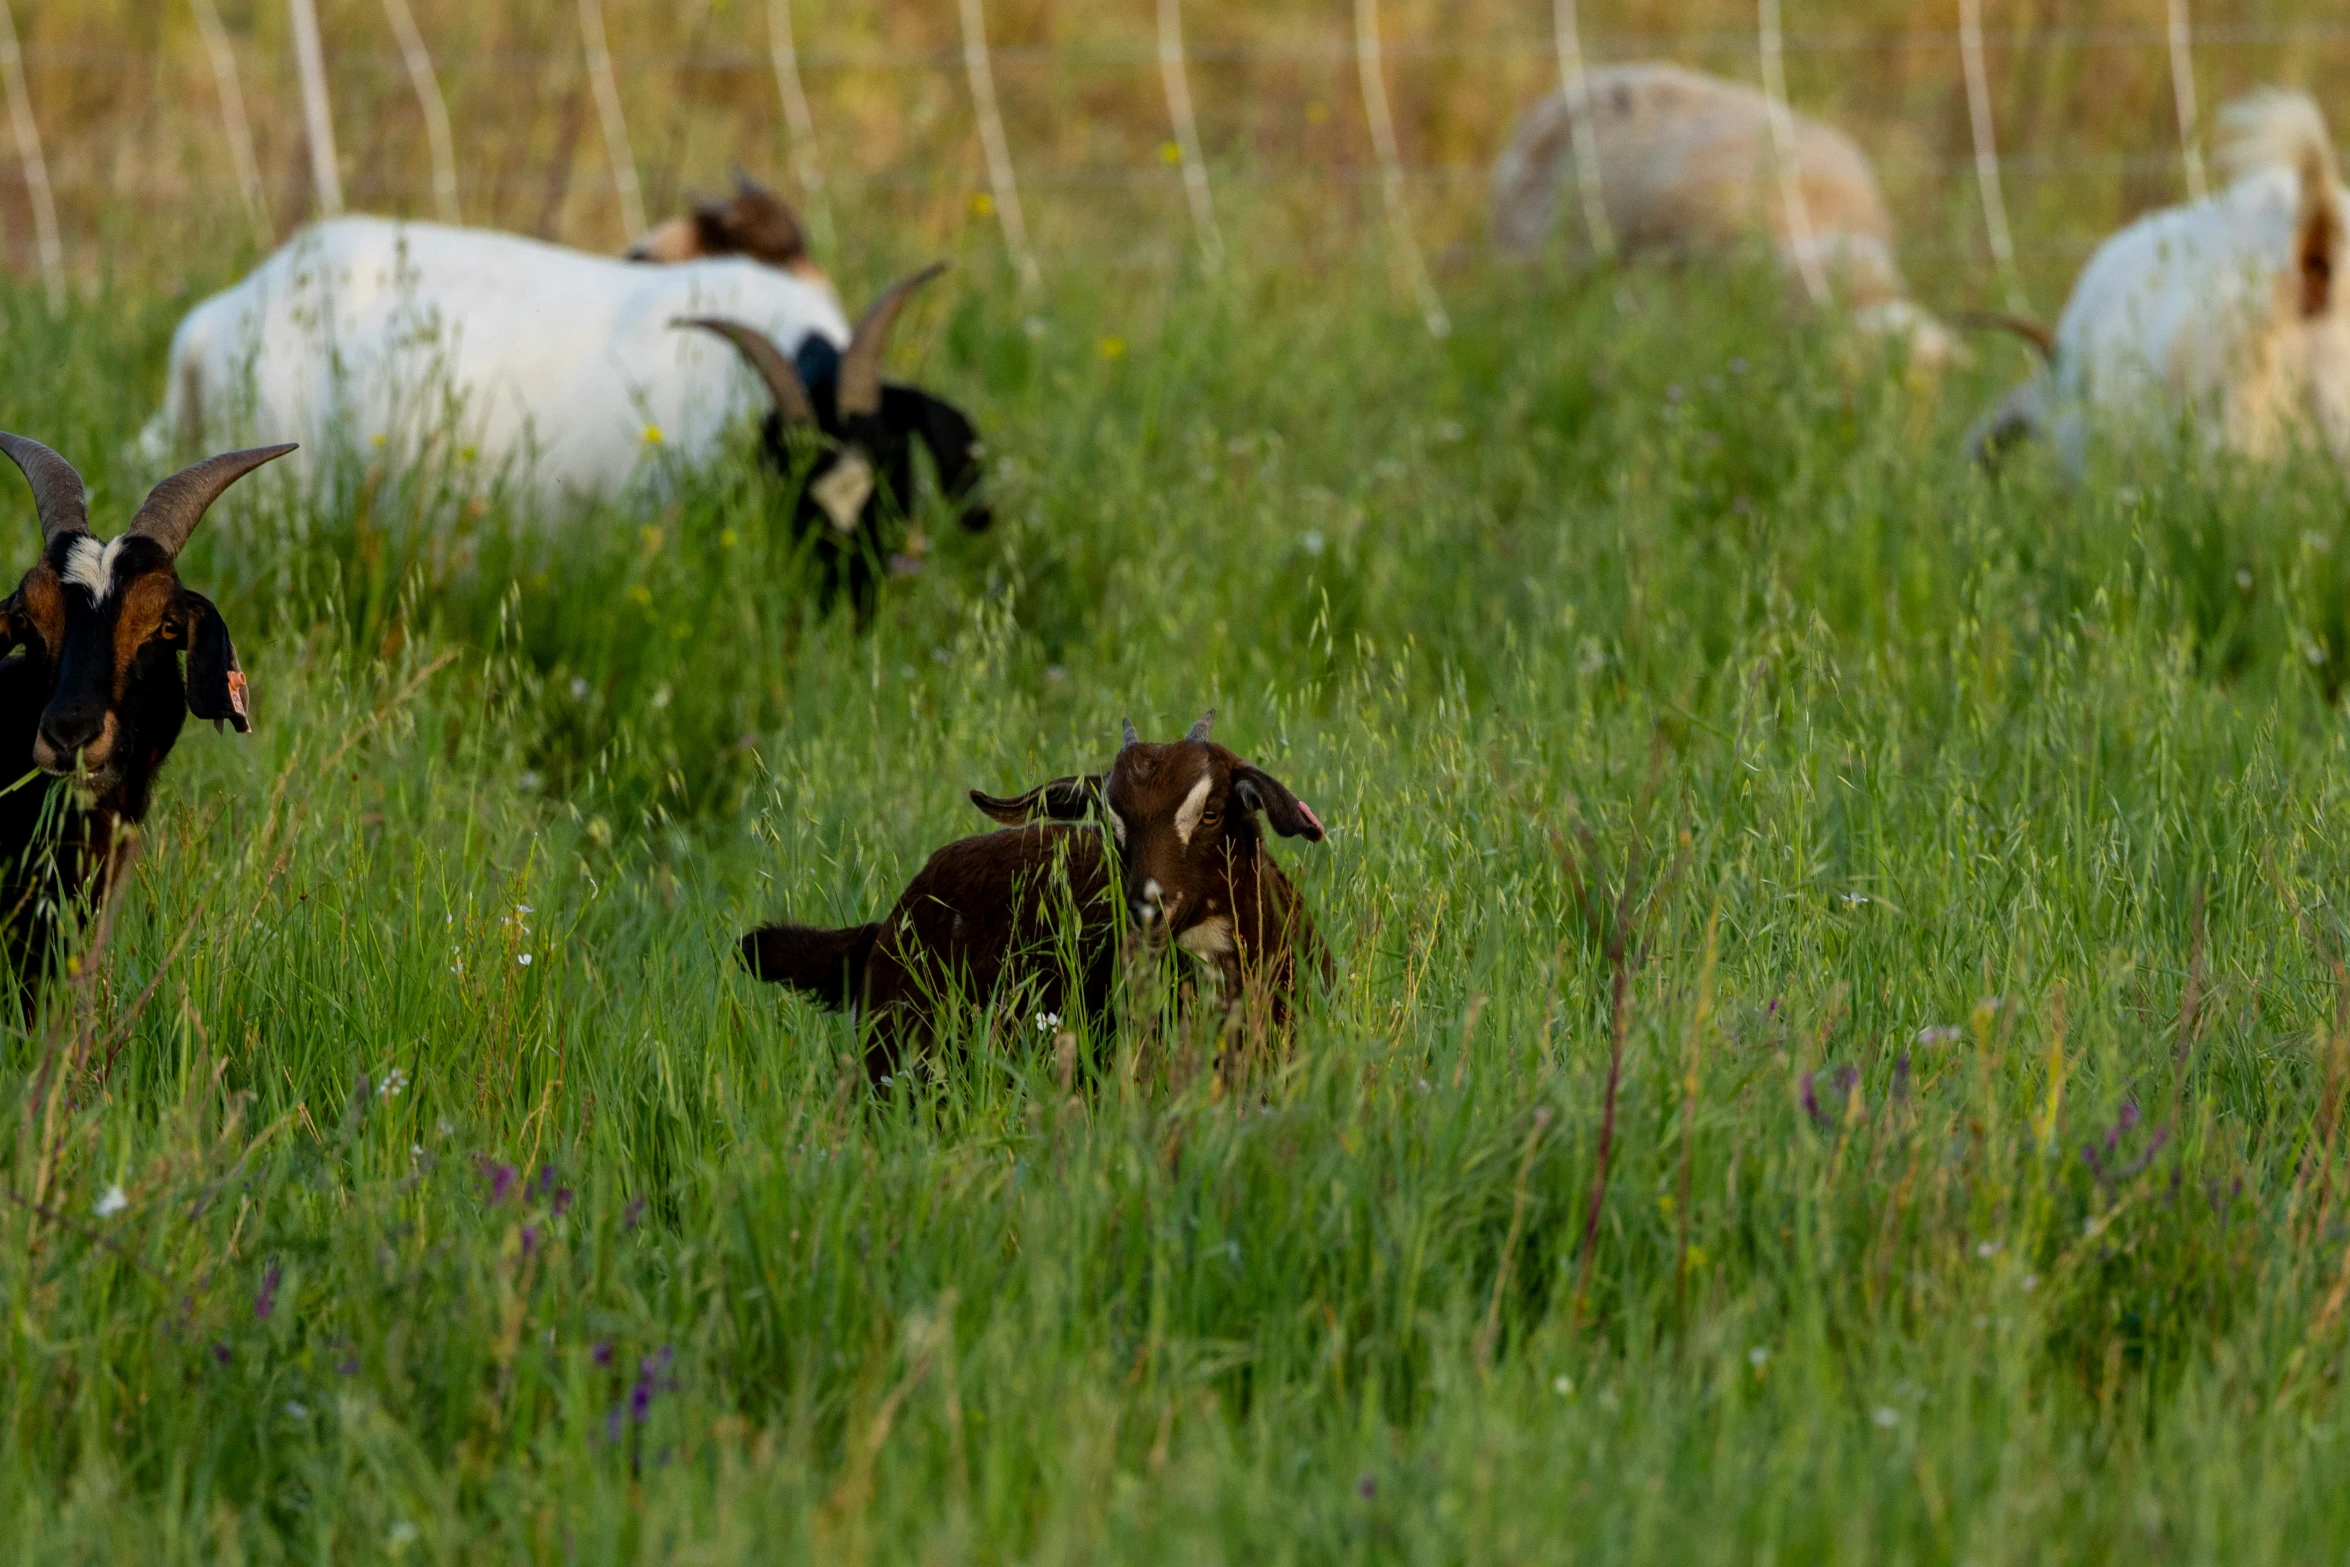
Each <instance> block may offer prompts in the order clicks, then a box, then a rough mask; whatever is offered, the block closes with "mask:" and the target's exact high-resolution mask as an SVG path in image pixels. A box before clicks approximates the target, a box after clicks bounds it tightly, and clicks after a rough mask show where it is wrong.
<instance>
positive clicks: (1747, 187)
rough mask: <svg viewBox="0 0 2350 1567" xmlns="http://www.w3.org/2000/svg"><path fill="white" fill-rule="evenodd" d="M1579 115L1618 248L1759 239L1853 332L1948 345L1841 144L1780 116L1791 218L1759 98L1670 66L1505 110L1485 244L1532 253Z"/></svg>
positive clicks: (1610, 74)
mask: <svg viewBox="0 0 2350 1567" xmlns="http://www.w3.org/2000/svg"><path fill="white" fill-rule="evenodd" d="M1578 112H1588V114H1589V116H1590V123H1591V132H1592V141H1593V143H1594V151H1595V157H1596V161H1597V163H1598V165H1599V194H1600V204H1601V209H1602V210H1603V211H1604V212H1605V214H1606V216H1607V220H1608V226H1609V228H1610V229H1611V230H1612V231H1613V233H1614V236H1615V240H1616V243H1617V244H1618V245H1619V246H1620V247H1621V248H1622V250H1623V251H1624V252H1625V253H1626V254H1629V255H1639V254H1644V253H1645V254H1657V255H1667V256H1674V257H1679V258H1684V259H1687V258H1696V257H1704V256H1713V255H1719V254H1722V253H1724V252H1727V251H1730V250H1733V249H1735V248H1736V247H1737V246H1739V245H1740V244H1743V243H1751V242H1753V241H1754V240H1756V239H1758V238H1759V239H1762V240H1765V241H1767V242H1768V243H1769V244H1770V245H1771V247H1772V249H1773V251H1774V253H1775V254H1776V255H1777V256H1778V258H1779V262H1780V264H1781V266H1782V267H1783V268H1784V269H1785V270H1786V272H1787V273H1788V274H1789V276H1790V277H1794V276H1798V275H1800V274H1801V272H1802V271H1803V270H1805V269H1806V268H1808V267H1813V266H1816V267H1817V268H1818V270H1819V272H1820V274H1821V275H1822V276H1823V277H1824V278H1825V279H1826V280H1827V281H1828V283H1829V284H1830V285H1831V286H1832V287H1833V288H1834V289H1835V291H1836V292H1837V294H1838V295H1839V297H1840V298H1841V299H1842V301H1843V303H1844V304H1845V306H1846V307H1847V308H1848V309H1850V310H1851V311H1852V312H1853V318H1854V322H1855V324H1856V325H1858V326H1859V327H1861V328H1862V329H1863V330H1864V331H1870V332H1877V333H1883V334H1886V335H1891V336H1900V337H1906V338H1907V339H1908V340H1909V343H1910V352H1911V355H1912V357H1913V359H1914V360H1915V361H1917V362H1918V363H1919V364H1920V365H1921V367H1925V368H1932V367H1939V366H1940V365H1942V364H1943V363H1945V362H1946V361H1947V360H1948V359H1949V358H1950V357H1951V355H1952V353H1953V351H1954V350H1955V349H1956V348H1957V344H1956V343H1955V342H1954V340H1953V339H1952V338H1951V336H1950V333H1949V331H1948V329H1946V328H1945V327H1943V326H1942V325H1941V324H1940V323H1939V322H1937V321H1936V320H1934V318H1933V317H1932V316H1931V315H1929V314H1927V313H1926V312H1925V311H1923V310H1921V309H1919V308H1918V306H1916V305H1915V304H1913V303H1912V302H1911V301H1910V299H1909V297H1908V287H1907V285H1906V284H1905V283H1904V282H1903V281H1902V277H1901V267H1900V264H1899V263H1898V262H1897V261H1896V260H1895V259H1894V254H1893V215H1892V213H1891V212H1889V211H1888V210H1887V209H1886V206H1885V198H1884V196H1883V194H1882V193H1881V192H1880V191H1879V190H1878V189H1877V177H1876V175H1875V174H1874V173H1873V172H1872V171H1871V170H1870V168H1869V160H1868V158H1867V156H1866V155H1864V154H1863V153H1862V152H1861V150H1860V148H1859V147H1857V146H1855V145H1854V144H1853V142H1852V139H1851V138H1850V137H1848V136H1846V135H1845V134H1844V133H1843V132H1841V131H1839V130H1836V129H1835V128H1833V127H1832V126H1828V125H1823V124H1821V123H1820V122H1819V121H1818V120H1814V119H1808V118H1806V117H1804V116H1802V115H1799V114H1791V115H1790V118H1791V120H1792V122H1793V133H1794V134H1793V141H1794V147H1793V153H1794V173H1795V181H1794V183H1795V188H1796V191H1797V192H1798V194H1799V196H1800V198H1801V206H1802V218H1803V222H1802V223H1801V224H1800V225H1799V223H1798V221H1797V218H1796V214H1795V213H1794V211H1793V210H1791V207H1790V204H1789V202H1788V201H1787V199H1786V185H1785V182H1784V181H1783V180H1782V179H1781V176H1780V162H1779V154H1778V152H1777V149H1776V147H1775V146H1774V144H1773V142H1772V139H1771V129H1770V114H1769V104H1768V100H1766V99H1765V98H1764V97H1763V95H1762V94H1761V93H1759V92H1756V91H1755V90H1754V89H1753V88H1751V87H1745V86H1741V85H1739V84H1738V83H1736V82H1726V81H1723V80H1721V79H1720V78H1718V77H1712V76H1705V75H1701V74H1700V73H1698V72H1696V71H1691V70H1686V69H1684V68H1682V67H1681V66H1677V65H1665V64H1657V63H1648V64H1639V65H1611V66H1606V67H1603V68H1601V69H1599V70H1596V71H1593V72H1591V73H1590V74H1589V75H1588V76H1586V77H1585V78H1584V103H1583V104H1581V105H1578V104H1575V103H1573V102H1572V101H1571V100H1570V99H1569V98H1568V96H1567V95H1566V94H1565V93H1564V92H1554V93H1551V94H1549V95H1548V96H1546V97H1544V98H1542V99H1540V100H1538V101H1537V102H1536V103H1534V104H1533V105H1532V106H1531V107H1529V108H1528V109H1527V110H1526V112H1525V113H1524V114H1522V115H1520V116H1519V117H1518V124H1517V129H1516V131H1515V132H1514V133H1512V135H1511V137H1510V143H1509V146H1508V147H1507V148H1505V149H1504V150H1503V152H1502V155H1501V157H1500V159H1499V161H1497V162H1496V163H1495V164H1494V167H1493V208H1492V222H1493V240H1494V244H1495V246H1496V247H1497V248H1499V249H1500V250H1501V251H1503V252H1504V253H1505V254H1510V255H1516V256H1522V257H1532V256H1535V255H1538V254H1540V253H1541V251H1542V249H1543V247H1544V245H1545V244H1547V243H1548V241H1549V238H1550V233H1551V230H1552V228H1553V227H1554V226H1555V225H1556V223H1557V218H1558V206H1559V199H1558V198H1559V191H1560V189H1561V187H1562V186H1563V185H1564V184H1565V183H1566V182H1567V180H1568V179H1570V178H1571V177H1572V176H1573V174H1574V160H1573V157H1572V156H1571V154H1572V151H1573V132H1574V123H1575V118H1576V115H1577V113H1578ZM1804 228H1808V229H1809V234H1808V237H1806V236H1805V234H1804V232H1803V230H1804Z"/></svg>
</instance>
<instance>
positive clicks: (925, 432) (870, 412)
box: [674, 262, 994, 626]
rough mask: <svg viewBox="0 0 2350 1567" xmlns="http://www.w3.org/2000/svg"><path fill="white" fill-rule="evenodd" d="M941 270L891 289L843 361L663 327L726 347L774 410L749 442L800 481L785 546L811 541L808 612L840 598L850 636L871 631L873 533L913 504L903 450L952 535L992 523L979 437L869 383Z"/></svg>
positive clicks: (905, 389) (936, 402)
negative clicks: (753, 375) (957, 527)
mask: <svg viewBox="0 0 2350 1567" xmlns="http://www.w3.org/2000/svg"><path fill="white" fill-rule="evenodd" d="M945 270H946V263H944V262H935V263H933V264H932V265H930V266H928V267H925V268H923V269H922V270H921V271H920V272H917V273H915V274H914V275H913V276H911V277H908V278H902V279H900V280H899V281H898V282H896V283H894V284H892V285H891V286H890V287H889V288H888V289H887V290H885V291H884V292H883V293H882V295H881V297H880V298H879V299H876V300H875V301H874V302H873V304H872V305H871V307H869V308H868V309H867V310H866V312H865V314H864V316H863V317H862V318H861V319H859V321H858V322H857V327H856V331H855V332H853V333H852V334H851V335H850V337H849V346H848V348H847V350H846V351H843V350H841V349H839V348H837V347H835V346H834V345H833V344H832V342H831V341H830V340H829V339H827V338H825V337H822V336H820V335H818V334H816V333H810V334H809V335H808V336H807V337H806V338H805V339H803V340H802V342H801V343H800V347H799V352H798V355H797V356H796V358H795V357H789V356H786V355H785V353H784V352H783V350H782V349H780V348H778V347H777V346H776V345H775V343H774V341H773V340H772V339H770V338H769V337H768V336H767V335H766V334H765V333H763V332H760V331H759V330H757V329H756V328H754V327H750V326H746V325H744V324H743V323H742V322H740V321H733V320H728V319H727V318H725V317H723V316H693V317H688V318H685V319H681V320H679V321H677V322H675V323H674V324H675V325H677V326H681V327H685V326H691V327H700V328H701V329H703V330H704V331H707V332H715V333H717V334H718V335H719V336H720V337H723V338H725V339H726V340H727V341H728V342H730V343H732V344H733V345H734V346H735V347H736V348H737V349H738V350H739V351H740V352H741V353H742V356H743V358H744V359H746V360H747V361H749V363H750V366H751V368H752V369H753V370H755V371H757V372H758V375H759V379H760V380H761V381H763V382H765V383H766V386H767V391H768V395H769V396H771V397H773V398H774V400H775V407H774V408H773V410H771V411H770V412H769V413H768V415H767V418H766V420H765V422H764V424H763V425H762V426H761V428H760V437H761V442H762V445H763V449H764V452H765V455H766V459H767V461H768V462H769V463H770V464H771V465H772V466H773V467H774V468H775V470H776V471H777V472H778V473H780V474H784V475H786V476H790V475H798V476H799V478H800V489H799V499H798V502H797V504H796V505H795V507H794V509H793V512H792V536H793V537H794V538H798V539H805V538H807V537H808V536H809V535H810V534H811V533H813V534H814V535H815V536H816V538H817V541H818V542H817V545H816V549H817V559H818V565H819V569H820V570H821V571H822V573H823V576H822V580H821V582H820V584H819V589H818V592H819V601H820V602H821V603H823V604H824V605H826V606H829V605H830V604H831V603H832V601H833V600H834V599H836V598H838V597H839V596H840V595H841V593H843V592H844V591H845V592H846V593H847V594H848V597H849V602H850V603H851V604H852V605H853V606H854V607H855V610H856V615H857V624H858V625H860V626H863V625H866V624H868V623H870V622H871V620H872V618H873V610H874V606H875V603H876V600H877V597H878V585H879V583H880V580H881V577H882V575H883V573H884V572H885V570H886V566H885V562H886V561H887V560H888V558H889V544H888V541H887V539H886V538H885V530H886V529H888V528H889V527H890V526H891V525H894V524H895V523H897V522H900V521H902V520H903V519H904V518H905V517H906V516H907V515H908V514H909V512H910V511H911V510H912V507H913V504H914V442H915V441H916V440H919V441H921V443H922V444H923V445H924V446H926V447H928V448H929V449H930V460H931V462H932V463H933V464H934V465H935V466H936V467H937V469H938V482H939V488H940V489H941V490H942V491H944V492H945V494H946V498H947V502H948V504H949V505H951V506H953V507H954V508H955V509H956V511H957V514H958V515H959V517H960V518H961V520H962V524H963V526H964V527H966V528H968V529H970V530H972V531H973V532H978V531H979V530H981V529H983V528H985V527H987V525H988V524H989V523H990V522H992V521H993V520H994V518H993V517H992V515H991V514H990V513H989V512H988V509H987V507H986V506H985V505H983V504H980V503H979V502H978V501H977V500H976V499H975V498H974V496H975V492H976V491H977V490H978V488H979V480H980V463H979V431H978V430H977V428H976V427H974V426H973V425H972V423H971V420H970V419H969V418H968V417H967V416H966V415H965V414H964V412H963V411H962V410H961V409H960V408H957V407H956V406H955V405H954V404H952V403H950V402H947V401H946V400H945V399H943V398H938V397H933V396H931V395H930V394H929V393H928V392H924V391H920V390H918V389H916V388H914V387H911V386H899V385H897V384H895V383H892V382H885V381H883V380H882V379H881V356H882V351H883V350H884V349H885V348H887V347H888V346H889V333H890V328H891V327H893V326H895V325H896V324H897V318H898V312H899V311H901V310H903V309H904V308H905V304H906V300H907V299H908V298H909V297H910V296H911V295H912V294H913V292H914V291H915V290H916V289H918V288H920V287H921V286H922V285H923V284H925V283H928V282H929V281H930V280H931V279H932V278H934V277H937V276H938V275H939V273H941V272H943V271H945Z"/></svg>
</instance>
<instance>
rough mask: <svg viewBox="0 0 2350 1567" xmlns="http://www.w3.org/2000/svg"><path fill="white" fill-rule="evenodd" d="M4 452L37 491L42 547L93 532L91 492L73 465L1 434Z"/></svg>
mask: <svg viewBox="0 0 2350 1567" xmlns="http://www.w3.org/2000/svg"><path fill="white" fill-rule="evenodd" d="M0 452H6V453H7V454H8V455H9V456H10V457H11V458H13V459H14V460H15V462H16V465H17V466H18V467H19V468H22V469H23V470H24V476H25V479H26V481H27V482H29V483H30V484H31V485H32V487H33V510H34V511H36V512H37V513H39V514H40V518H41V545H42V547H43V548H47V547H48V546H49V545H52V544H54V543H56V542H57V541H58V540H59V539H61V538H63V537H65V535H67V534H69V533H87V532H89V531H90V491H89V487H88V486H87V485H85V484H83V483H82V476H81V475H80V474H78V473H76V472H74V467H73V464H72V463H69V462H67V461H66V460H65V459H64V458H62V457H60V456H58V455H57V454H56V453H55V452H53V451H51V450H49V448H48V447H46V446H43V445H42V444H41V443H40V442H39V441H35V440H29V439H27V438H26V437H24V436H21V435H8V434H0Z"/></svg>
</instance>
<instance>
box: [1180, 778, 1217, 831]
mask: <svg viewBox="0 0 2350 1567" xmlns="http://www.w3.org/2000/svg"><path fill="white" fill-rule="evenodd" d="M1214 782H1215V780H1214V779H1213V778H1208V777H1203V778H1201V779H1200V781H1199V782H1198V783H1195V784H1193V785H1192V786H1191V793H1189V794H1187V795H1185V796H1184V797H1183V804H1182V805H1181V806H1180V807H1178V808H1177V810H1176V812H1175V836H1176V837H1178V838H1180V839H1182V840H1183V843H1184V846H1185V847H1186V848H1188V847H1190V844H1191V835H1192V834H1193V833H1194V832H1196V831H1198V830H1199V819H1200V817H1201V816H1202V815H1204V814H1206V812H1207V809H1208V786H1209V785H1210V784H1212V783H1214Z"/></svg>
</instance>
